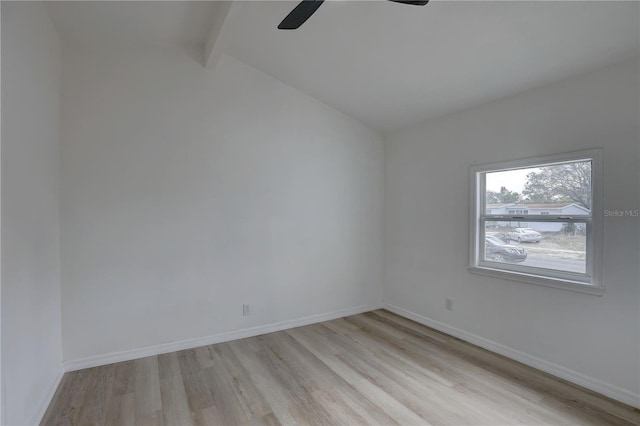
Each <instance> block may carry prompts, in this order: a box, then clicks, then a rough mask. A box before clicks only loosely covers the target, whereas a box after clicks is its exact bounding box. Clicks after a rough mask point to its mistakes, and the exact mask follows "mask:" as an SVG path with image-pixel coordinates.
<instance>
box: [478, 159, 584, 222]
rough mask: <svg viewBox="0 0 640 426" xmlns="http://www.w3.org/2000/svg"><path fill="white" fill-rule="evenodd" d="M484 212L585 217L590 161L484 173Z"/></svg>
mask: <svg viewBox="0 0 640 426" xmlns="http://www.w3.org/2000/svg"><path fill="white" fill-rule="evenodd" d="M485 178H486V193H485V200H486V209H487V210H491V214H498V215H499V214H509V215H521V214H530V215H537V214H542V211H544V212H546V213H545V214H551V215H571V216H576V215H588V214H590V212H591V194H592V191H591V161H579V162H572V163H564V164H554V165H549V166H541V167H529V168H524V169H516V170H505V171H498V172H486V173H485Z"/></svg>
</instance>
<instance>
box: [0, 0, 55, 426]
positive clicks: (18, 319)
mask: <svg viewBox="0 0 640 426" xmlns="http://www.w3.org/2000/svg"><path fill="white" fill-rule="evenodd" d="M59 59H60V48H59V42H58V38H57V35H56V32H55V30H54V28H53V25H52V23H51V21H50V20H49V16H48V15H47V12H46V10H45V8H44V6H43V5H42V4H41V3H20V4H18V3H11V2H2V351H3V353H2V368H3V377H2V379H3V388H4V389H3V394H4V397H3V398H4V407H3V416H4V419H3V420H4V421H5V423H6V424H11V425H13V424H29V423H32V422H33V421H39V418H38V417H39V415H41V414H42V411H43V410H44V409H45V408H46V404H48V402H49V401H48V399H49V397H50V396H51V391H52V389H53V386H55V385H56V384H57V380H58V379H59V377H60V374H61V371H62V349H61V336H60V269H59V220H58V210H59V189H58V140H59V137H58V124H59V101H60V72H59V68H60V66H59Z"/></svg>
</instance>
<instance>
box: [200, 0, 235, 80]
mask: <svg viewBox="0 0 640 426" xmlns="http://www.w3.org/2000/svg"><path fill="white" fill-rule="evenodd" d="M231 3H232V2H231V1H216V2H215V11H214V14H213V22H212V23H211V28H210V29H209V36H208V37H207V39H206V41H205V43H204V57H203V60H202V63H203V65H204V66H205V68H209V69H213V68H215V66H216V64H217V63H218V60H219V59H220V56H221V55H222V49H223V47H222V42H221V40H220V38H221V37H220V36H221V34H222V28H223V27H224V23H225V21H226V20H227V16H228V15H229V11H230V10H231Z"/></svg>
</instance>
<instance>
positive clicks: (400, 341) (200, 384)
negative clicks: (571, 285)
mask: <svg viewBox="0 0 640 426" xmlns="http://www.w3.org/2000/svg"><path fill="white" fill-rule="evenodd" d="M639 423H640V410H637V409H633V408H631V407H628V406H625V405H622V404H619V403H616V402H614V401H612V400H610V399H607V398H604V397H601V396H598V395H596V394H594V393H591V392H589V391H586V390H583V389H579V388H577V387H575V386H573V385H570V384H568V383H565V382H562V381H560V380H557V379H554V378H552V377H550V376H548V375H546V374H544V373H541V372H539V371H536V370H533V369H531V368H529V367H525V366H523V365H521V364H518V363H516V362H514V361H510V360H507V359H506V358H503V357H501V356H498V355H495V354H492V353H490V352H488V351H485V350H483V349H480V348H478V347H475V346H473V345H470V344H468V343H465V342H462V341H460V340H458V339H455V338H453V337H450V336H447V335H445V334H442V333H439V332H437V331H435V330H432V329H430V328H428V327H424V326H422V325H419V324H417V323H415V322H413V321H409V320H407V319H404V318H401V317H399V316H396V315H394V314H391V313H389V312H387V311H382V310H381V311H375V312H370V313H367V314H362V315H356V316H352V317H347V318H343V319H339V320H334V321H328V322H324V323H321V324H315V325H310V326H307V327H300V328H296V329H292V330H287V331H281V332H277V333H271V334H266V335H263V336H258V337H252V338H248V339H242V340H236V341H233V342H228V343H221V344H217V345H212V346H205V347H201V348H196V349H190V350H185V351H180V352H173V353H170V354H166V355H159V356H153V357H148V358H143V359H139V360H135V361H128V362H121V363H118V364H111V365H107V366H103V367H96V368H90V369H86V370H81V371H75V372H70V373H67V374H65V376H64V378H63V380H62V383H61V385H60V387H59V389H58V391H57V393H56V395H55V397H54V399H53V401H52V403H51V405H50V407H49V409H48V411H47V413H46V414H45V417H44V421H43V424H50V425H58V424H83V425H94V424H96V425H98V424H99V425H101V424H109V425H112V424H113V425H125V424H131V425H134V424H135V425H154V424H165V425H191V424H199V425H202V424H206V425H244V424H270V425H272V424H273V425H275V424H304V425H316V424H323V425H329V424H333V425H352V424H380V425H382V424H384V425H388V424H389V425H390V424H402V425H408V424H473V425H478V424H488V425H508V424H549V425H565V424H574V425H576V424H579V425H591V424H599V425H632V424H635V425H637V424H639Z"/></svg>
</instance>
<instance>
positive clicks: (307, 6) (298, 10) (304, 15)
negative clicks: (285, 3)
mask: <svg viewBox="0 0 640 426" xmlns="http://www.w3.org/2000/svg"><path fill="white" fill-rule="evenodd" d="M323 2H324V0H302V1H301V2H300V3H299V4H298V5H297V6H296V7H295V8H294V9H293V10H292V11H291V12H290V13H289V14H288V15H287V17H286V18H284V19H283V20H282V22H280V25H278V29H280V30H295V29H296V28H298V27H299V26H300V25H302V24H304V22H305V21H306V20H307V19H309V17H310V16H311V15H313V13H314V12H315V11H316V10H318V8H319V7H320V5H322V3H323Z"/></svg>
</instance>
